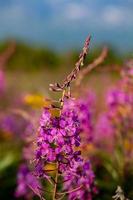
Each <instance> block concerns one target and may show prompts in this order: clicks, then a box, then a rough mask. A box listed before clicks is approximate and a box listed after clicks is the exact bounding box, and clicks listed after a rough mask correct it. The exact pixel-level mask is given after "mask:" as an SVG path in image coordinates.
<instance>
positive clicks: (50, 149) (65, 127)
mask: <svg viewBox="0 0 133 200" xmlns="http://www.w3.org/2000/svg"><path fill="white" fill-rule="evenodd" d="M89 43H90V37H88V38H87V39H86V41H85V45H84V48H83V50H82V52H81V54H80V56H79V61H78V62H77V63H76V66H75V68H74V70H73V71H72V72H71V73H70V74H69V75H68V76H67V78H66V79H65V80H64V81H63V83H62V84H58V83H55V84H50V90H52V91H55V92H61V93H62V97H61V99H60V100H59V101H57V102H56V101H53V102H52V104H51V105H50V104H49V105H48V106H45V107H44V110H43V113H42V116H41V118H40V126H39V129H38V133H37V137H36V141H35V145H36V149H35V161H34V162H35V175H36V176H37V177H38V178H40V179H45V180H47V181H48V182H50V184H51V185H52V188H53V190H51V191H47V190H45V188H44V190H41V192H42V193H44V194H45V193H46V192H49V193H51V194H52V199H53V200H55V199H63V198H64V197H65V195H67V197H68V199H70V200H74V199H88V200H91V199H92V197H93V195H94V194H95V193H97V189H96V186H95V175H94V172H93V171H92V168H91V163H90V161H85V160H84V159H83V158H82V155H81V151H80V150H78V148H79V146H80V142H81V139H80V132H81V127H80V121H79V117H78V112H77V109H76V106H75V105H74V104H75V100H74V99H72V98H71V93H70V86H71V82H72V81H73V80H74V79H76V77H77V75H78V73H79V71H80V68H81V67H82V66H83V63H84V59H85V57H86V55H87V52H88V46H89ZM48 165H53V167H52V169H49V168H48V167H47V166H48ZM51 172H52V174H53V175H51ZM62 185H63V187H62V189H63V191H61V192H60V189H59V186H62ZM58 190H59V191H58ZM42 199H43V197H42Z"/></svg>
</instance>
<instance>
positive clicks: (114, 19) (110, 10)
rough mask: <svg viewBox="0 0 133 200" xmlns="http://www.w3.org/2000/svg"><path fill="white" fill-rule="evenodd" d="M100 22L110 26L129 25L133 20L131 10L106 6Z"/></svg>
mask: <svg viewBox="0 0 133 200" xmlns="http://www.w3.org/2000/svg"><path fill="white" fill-rule="evenodd" d="M102 20H103V21H104V22H105V23H106V24H107V25H111V26H121V25H122V26H123V25H125V26H126V25H127V24H128V25H130V24H131V23H132V20H133V14H132V10H130V9H126V8H124V7H118V6H106V7H105V8H104V9H103V12H102Z"/></svg>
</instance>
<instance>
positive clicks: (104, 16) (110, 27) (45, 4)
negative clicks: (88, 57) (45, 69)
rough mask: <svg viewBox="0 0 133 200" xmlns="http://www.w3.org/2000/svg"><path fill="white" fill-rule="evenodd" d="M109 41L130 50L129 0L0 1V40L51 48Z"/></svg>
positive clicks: (132, 4)
mask: <svg viewBox="0 0 133 200" xmlns="http://www.w3.org/2000/svg"><path fill="white" fill-rule="evenodd" d="M88 33H89V34H91V35H92V45H93V46H95V45H100V44H105V43H110V44H112V45H113V46H114V47H116V48H118V49H119V50H121V51H124V50H131V49H133V42H132V40H133V0H0V40H3V39H6V38H17V39H20V40H22V41H25V42H30V43H33V44H34V43H35V44H39V45H42V46H43V45H47V46H50V47H52V48H54V49H59V50H62V49H69V48H74V47H80V46H81V45H82V43H83V41H84V39H85V38H86V36H87V35H88Z"/></svg>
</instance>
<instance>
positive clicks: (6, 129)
mask: <svg viewBox="0 0 133 200" xmlns="http://www.w3.org/2000/svg"><path fill="white" fill-rule="evenodd" d="M16 121H17V123H16ZM0 122H1V123H0V130H1V131H2V132H3V133H5V134H6V133H8V134H11V135H12V136H18V135H19V136H20V137H21V138H22V136H23V133H24V132H25V130H26V128H27V126H28V124H29V122H28V121H27V120H25V119H24V118H23V117H21V116H18V115H15V114H12V113H10V114H6V115H2V116H1V118H0Z"/></svg>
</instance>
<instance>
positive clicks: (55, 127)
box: [36, 107, 81, 176]
mask: <svg viewBox="0 0 133 200" xmlns="http://www.w3.org/2000/svg"><path fill="white" fill-rule="evenodd" d="M79 133H80V124H79V120H78V116H77V112H76V111H75V110H74V109H73V108H71V107H67V109H65V107H64V108H63V109H62V111H61V115H60V116H59V117H53V116H52V115H51V113H50V112H49V110H48V109H46V108H44V110H43V114H42V117H41V119H40V128H39V133H38V137H37V149H36V172H37V174H38V175H39V176H47V172H46V171H45V165H46V164H47V163H51V162H52V163H56V162H58V169H59V172H60V173H62V172H64V171H65V170H66V169H68V168H71V167H72V165H73V162H74V161H80V160H81V157H80V154H81V152H80V151H76V150H75V147H78V146H79V145H80V136H79Z"/></svg>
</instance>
